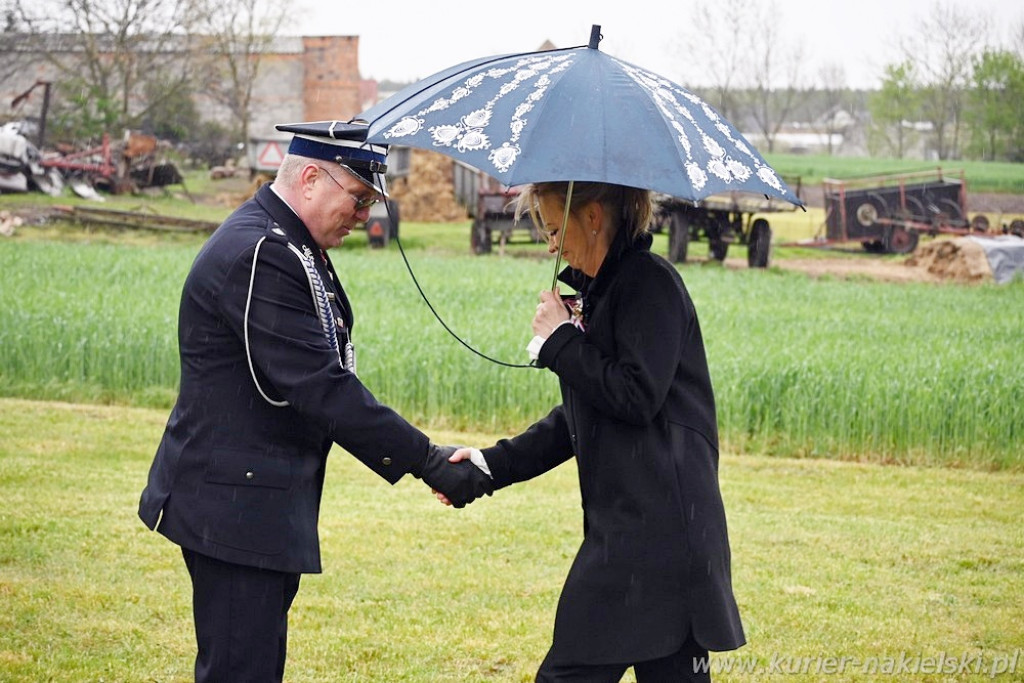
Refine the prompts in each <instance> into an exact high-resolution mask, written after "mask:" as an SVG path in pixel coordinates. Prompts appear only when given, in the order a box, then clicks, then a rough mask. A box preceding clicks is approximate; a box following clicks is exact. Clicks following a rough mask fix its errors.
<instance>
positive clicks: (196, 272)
mask: <svg viewBox="0 0 1024 683" xmlns="http://www.w3.org/2000/svg"><path fill="white" fill-rule="evenodd" d="M257 252H258V260H257V263H256V267H255V268H254V267H253V261H254V258H255V254H256V253H257ZM311 271H315V273H314V272H311ZM318 288H319V289H320V291H319V292H318V291H317V290H318ZM318 302H319V303H318ZM332 326H333V328H334V332H333V335H334V338H333V339H332V334H331V328H332ZM351 329H352V311H351V308H350V306H349V302H348V299H347V297H346V296H345V292H344V290H343V289H342V288H341V284H340V283H339V282H338V279H337V276H336V274H335V273H334V270H333V267H332V266H331V264H330V261H329V260H328V259H327V256H326V254H324V253H322V252H321V251H320V250H319V248H318V247H317V246H316V244H315V243H314V242H313V239H312V237H311V236H310V234H309V232H308V231H307V229H306V227H305V226H304V225H303V224H302V222H301V221H300V220H299V219H298V217H297V216H296V215H295V213H294V212H293V211H292V210H291V209H290V208H289V207H288V206H287V204H285V203H284V201H282V200H281V199H280V198H279V197H278V196H277V194H275V193H274V192H273V191H272V190H271V189H270V187H269V185H265V186H263V187H261V188H260V189H259V191H258V192H257V194H256V196H255V197H254V198H253V199H251V200H249V201H248V202H246V203H245V204H243V205H242V206H241V207H239V208H238V210H236V211H235V212H234V213H233V214H232V215H231V216H229V217H228V219H227V220H226V221H225V222H224V224H223V225H221V226H220V227H219V228H218V229H217V230H216V231H215V232H214V234H213V235H212V236H211V237H210V239H209V240H208V241H207V243H206V244H205V245H204V246H203V248H202V250H201V251H200V252H199V255H198V256H197V257H196V260H195V263H194V264H193V266H192V269H191V271H190V273H189V275H188V278H187V279H186V281H185V286H184V290H183V294H182V298H181V307H180V311H179V319H178V344H179V351H180V357H181V383H180V388H179V394H178V400H177V403H176V404H175V406H174V409H173V411H172V412H171V415H170V418H169V419H168V421H167V427H166V430H165V432H164V435H163V439H162V440H161V442H160V445H159V448H158V449H157V452H156V457H155V459H154V461H153V464H152V467H151V469H150V472H149V481H148V484H147V486H146V488H145V490H144V491H143V492H142V499H141V502H140V504H139V516H140V517H141V518H142V520H143V521H144V522H145V523H146V525H147V526H149V527H150V528H151V529H152V528H156V529H157V530H158V531H159V532H160V533H162V534H163V535H165V536H166V537H167V538H169V539H170V540H172V541H174V542H175V543H177V544H179V545H181V546H183V547H185V548H189V549H191V550H194V551H196V552H199V553H203V554H205V555H209V556H211V557H214V558H217V559H220V560H224V561H227V562H233V563H237V564H243V565H250V566H257V567H263V568H267V569H273V570H276V571H284V572H319V571H320V569H321V568H320V546H319V539H318V536H317V519H318V515H319V509H320V496H321V491H322V488H323V482H324V468H325V464H326V459H327V454H328V451H329V450H330V448H331V445H332V443H337V444H339V445H341V447H342V448H344V449H345V450H346V451H348V452H349V453H351V454H352V455H354V456H355V457H356V458H358V459H359V460H361V461H362V462H363V463H364V464H365V465H366V466H367V467H369V468H371V469H372V470H373V471H375V472H376V473H377V474H379V475H380V476H381V477H383V478H384V479H386V480H387V481H388V482H390V483H395V482H396V481H398V480H399V479H400V478H401V477H402V475H403V474H404V473H406V472H408V471H410V469H412V468H414V467H415V465H416V464H417V463H420V462H422V461H423V459H424V458H425V457H426V453H427V448H428V444H429V441H428V438H427V437H426V435H424V434H423V433H422V432H420V431H419V430H418V429H416V428H415V427H413V426H412V425H410V424H409V423H408V422H406V421H405V420H404V419H403V418H402V417H401V416H399V415H398V414H396V413H395V412H394V411H393V410H391V409H390V408H388V407H387V406H384V405H382V404H381V403H379V402H378V401H377V400H376V399H375V398H374V397H373V395H371V393H370V392H369V391H368V390H367V389H366V388H365V387H364V386H363V385H362V383H360V381H359V379H358V378H357V377H356V376H355V374H353V373H352V372H350V371H349V370H348V369H346V368H345V367H343V365H342V360H341V358H342V357H343V356H344V343H345V341H346V340H347V339H348V338H349V335H350V333H351Z"/></svg>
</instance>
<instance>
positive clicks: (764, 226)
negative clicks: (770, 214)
mask: <svg viewBox="0 0 1024 683" xmlns="http://www.w3.org/2000/svg"><path fill="white" fill-rule="evenodd" d="M771 245H772V229H771V227H770V226H769V225H768V221H766V220H765V219H763V218H758V219H757V220H755V221H754V224H753V225H751V226H750V239H748V240H747V265H748V266H749V267H751V268H767V267H768V258H769V252H770V251H771Z"/></svg>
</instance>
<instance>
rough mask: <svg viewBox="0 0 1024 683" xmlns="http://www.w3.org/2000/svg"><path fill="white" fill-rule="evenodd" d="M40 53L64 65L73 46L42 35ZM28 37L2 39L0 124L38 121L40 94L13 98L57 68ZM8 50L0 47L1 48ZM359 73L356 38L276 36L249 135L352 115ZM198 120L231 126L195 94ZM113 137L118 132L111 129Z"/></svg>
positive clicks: (220, 109)
mask: <svg viewBox="0 0 1024 683" xmlns="http://www.w3.org/2000/svg"><path fill="white" fill-rule="evenodd" d="M45 39H46V41H47V43H46V46H45V49H46V50H47V51H48V52H50V53H51V54H57V55H59V56H60V57H61V58H63V59H65V60H66V61H68V60H72V59H73V58H74V53H75V51H76V47H75V45H76V42H75V41H74V40H70V39H69V38H68V37H66V36H60V35H52V36H46V38H45ZM32 44H33V40H32V39H31V38H29V37H27V36H26V37H23V39H18V38H17V37H15V38H14V39H12V40H5V41H3V44H2V45H0V52H2V53H3V54H0V60H3V61H4V62H5V63H6V64H7V68H4V69H2V70H0V120H14V119H22V118H30V119H34V118H38V116H39V113H40V111H41V101H42V92H39V93H38V97H37V96H36V94H35V93H33V97H31V98H28V99H25V100H22V101H21V102H20V103H19V105H18V107H13V106H11V103H12V102H13V101H14V99H15V98H16V97H17V96H18V95H20V94H21V93H24V92H25V91H27V90H28V89H29V88H31V87H32V85H33V84H34V83H36V82H37V81H51V82H55V81H57V80H58V79H59V78H60V73H59V72H58V70H57V68H56V67H55V66H54V65H53V64H51V63H50V61H48V60H47V59H45V58H44V57H43V56H42V52H41V49H42V48H35V49H33V48H32V47H31V46H32ZM4 45H6V46H8V47H7V49H3V46H4ZM365 91H366V87H365V86H363V85H362V84H361V78H360V75H359V37H358V36H301V37H295V36H280V37H276V38H274V39H273V41H272V43H271V45H270V48H269V49H268V50H267V51H266V52H265V53H264V54H263V56H262V59H261V63H260V71H259V77H258V78H257V80H256V82H255V83H254V87H253V96H252V104H251V107H250V124H249V131H250V135H252V136H253V137H272V136H274V135H275V131H274V124H277V123H282V122H293V121H314V120H321V119H344V118H351V117H352V116H355V115H356V114H358V113H359V112H360V111H362V110H363V109H364V108H365V106H364V103H365V100H364V95H363V93H364V92H365ZM195 99H196V104H197V108H198V109H199V113H200V116H201V117H202V118H203V119H205V120H212V121H216V122H218V123H222V124H225V125H228V126H233V125H234V122H233V121H232V118H231V115H230V112H229V111H228V109H227V108H226V107H225V106H224V105H223V104H221V103H220V102H218V101H216V100H215V99H214V98H213V97H211V96H210V95H209V94H207V93H204V92H203V91H202V90H200V91H198V92H197V93H196V94H195ZM111 133H112V134H115V135H116V134H117V131H111Z"/></svg>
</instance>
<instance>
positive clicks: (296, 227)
mask: <svg viewBox="0 0 1024 683" xmlns="http://www.w3.org/2000/svg"><path fill="white" fill-rule="evenodd" d="M253 199H255V200H256V203H258V204H259V205H260V206H261V207H263V210H264V211H266V212H267V213H268V214H269V215H270V217H271V218H272V219H274V222H275V223H277V225H278V227H280V228H281V229H282V230H284V232H285V235H286V236H287V237H288V240H289V241H291V242H292V243H294V244H296V245H299V246H300V247H301V246H307V245H308V246H309V248H310V249H311V250H312V251H313V252H314V253H316V252H318V251H320V248H319V247H317V245H316V242H315V241H314V240H313V236H312V235H311V234H310V233H309V229H308V228H307V227H306V224H305V223H303V222H302V219H300V218H299V216H298V214H297V213H295V210H294V209H292V207H291V206H289V205H288V202H286V201H285V200H283V199H282V198H281V195H279V194H277V192H276V191H274V189H273V187H272V186H271V184H270V183H264V184H263V185H260V187H259V189H258V190H256V195H255V197H253Z"/></svg>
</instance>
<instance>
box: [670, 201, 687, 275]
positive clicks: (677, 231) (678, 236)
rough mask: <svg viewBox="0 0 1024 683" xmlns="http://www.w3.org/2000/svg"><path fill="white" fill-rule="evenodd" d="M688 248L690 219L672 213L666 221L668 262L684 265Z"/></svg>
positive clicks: (678, 213)
mask: <svg viewBox="0 0 1024 683" xmlns="http://www.w3.org/2000/svg"><path fill="white" fill-rule="evenodd" d="M689 246H690V219H689V218H687V217H686V216H685V215H683V214H682V213H681V212H679V211H674V212H672V215H671V216H669V219H668V260H669V261H670V262H672V263H686V252H687V250H688V248H689Z"/></svg>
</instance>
